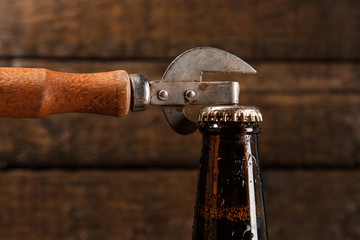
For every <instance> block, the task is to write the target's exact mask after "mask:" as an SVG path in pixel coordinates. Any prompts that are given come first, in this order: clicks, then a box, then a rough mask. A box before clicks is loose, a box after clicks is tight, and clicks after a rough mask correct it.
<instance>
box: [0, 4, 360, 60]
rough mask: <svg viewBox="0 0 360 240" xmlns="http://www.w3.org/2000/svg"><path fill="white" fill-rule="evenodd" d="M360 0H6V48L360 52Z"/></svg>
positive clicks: (136, 53)
mask: <svg viewBox="0 0 360 240" xmlns="http://www.w3.org/2000/svg"><path fill="white" fill-rule="evenodd" d="M359 8H360V5H359V1H357V0H335V1H328V0H320V1H316V2H314V1H311V0H306V1H296V0H291V1H288V0H271V1H252V2H248V1H245V0H241V1H239V0H230V1H221V0H215V1H211V2H209V1H205V0H201V1H196V2H194V1H191V0H186V1H183V0H175V1H161V0H152V1H146V0H135V1H134V0H125V1H113V0H61V1H55V0H50V1H38V2H36V3H35V2H34V1H32V0H18V1H11V0H5V1H1V2H0V9H1V14H0V33H1V34H0V53H1V56H41V57H64V58H66V57H76V58H78V57H93V58H137V59H141V58H174V57H175V56H177V55H178V54H180V53H181V52H183V51H185V50H187V49H189V48H193V47H196V46H213V47H219V48H222V49H224V50H227V51H230V52H233V53H235V54H237V55H239V56H241V57H244V58H247V59H304V58H306V59H359V57H360V55H359V54H360V51H359V39H360V35H359V34H360V33H359V31H358V30H359V28H360V13H359V11H358V9H359Z"/></svg>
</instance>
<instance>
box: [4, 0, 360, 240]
mask: <svg viewBox="0 0 360 240" xmlns="http://www.w3.org/2000/svg"><path fill="white" fill-rule="evenodd" d="M359 9H360V2H359V1H357V0H319V1H310V0H305V1H296V0H286V1H285V0H270V1H245V0H227V1H221V0H211V1H205V0H198V1H191V0H185V1H184V0H181V1H180V0H173V1H160V0H151V1H146V0H124V1H114V0H71V1H70V0H57V1H55V0H47V1H45V0H44V1H34V0H16V1H13V0H0V66H15V67H46V68H49V69H51V70H58V71H68V72H98V71H107V70H115V69H124V70H127V71H128V72H130V73H140V74H143V75H145V76H146V77H147V78H148V79H150V80H153V79H159V78H161V75H162V73H163V72H164V70H165V69H166V67H167V65H168V64H169V63H170V62H171V60H172V59H173V58H174V57H176V56H177V55H178V54H179V53H181V52H183V51H184V50H187V49H189V48H192V47H196V46H213V47H219V48H222V49H224V50H227V51H229V52H232V53H234V54H236V55H238V56H240V57H241V58H243V59H244V60H245V61H247V62H248V63H250V64H251V65H252V66H253V67H254V68H255V69H256V70H257V71H258V74H257V75H254V76H242V75H236V74H234V75H219V74H218V75H215V76H214V75H212V74H208V75H207V76H206V78H209V79H210V78H215V79H219V78H227V79H233V80H239V81H240V84H241V103H242V104H255V105H258V106H259V107H260V108H261V109H262V112H263V115H264V119H265V121H264V122H263V123H262V124H261V127H262V133H261V135H260V153H261V160H262V166H263V173H264V190H265V198H266V199H265V201H266V212H267V216H268V228H269V237H270V239H294V240H296V239H309V240H313V239H314V240H315V239H317V240H318V239H347V240H355V239H360V227H359V225H358V224H357V223H358V222H360V178H359V176H360V169H359V167H360V156H359V148H360V128H359V124H358V123H359V121H360V96H359V93H360V64H359V60H360V49H359V46H360V31H359V29H360V12H359ZM160 110H161V109H159V108H158V107H154V106H152V107H151V108H150V109H149V110H148V111H146V112H139V113H130V114H129V115H128V116H127V117H125V118H114V117H104V116H96V115H86V114H83V115H82V114H63V115H57V116H50V117H46V118H43V119H32V120H29V119H0V169H2V170H1V172H0V239H7V240H8V239H9V240H18V239H24V240H26V239H29V240H32V239H54V240H67V239H69V240H70V239H129V240H130V239H139V240H140V239H190V238H191V237H190V236H191V225H192V214H193V212H192V208H193V204H194V198H195V186H196V169H197V164H198V159H199V155H200V147H201V136H200V134H199V133H195V134H193V135H190V136H179V135H177V134H175V133H174V132H173V131H172V130H171V129H170V128H169V127H168V126H167V125H166V122H165V119H164V117H163V115H162V112H161V111H160ZM95 169H96V170H95Z"/></svg>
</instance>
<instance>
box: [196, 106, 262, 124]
mask: <svg viewBox="0 0 360 240" xmlns="http://www.w3.org/2000/svg"><path fill="white" fill-rule="evenodd" d="M198 120H199V122H261V121H262V120H263V118H262V114H261V112H260V110H259V109H258V108H257V107H255V106H238V105H223V106H206V107H203V108H201V109H200V113H199V119H198Z"/></svg>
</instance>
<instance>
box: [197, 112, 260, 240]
mask: <svg viewBox="0 0 360 240" xmlns="http://www.w3.org/2000/svg"><path fill="white" fill-rule="evenodd" d="M261 120H262V116H261V113H260V112H259V110H258V109H257V108H256V107H250V106H216V107H204V108H202V109H201V110H200V116H199V121H200V131H201V132H202V134H203V148H202V156H201V159H200V169H199V177H198V186H197V194H196V203H195V213H194V214H195V216H194V225H193V237H192V239H193V240H205V239H206V240H208V239H211V240H215V239H217V240H228V239H236V240H241V239H249V240H250V239H252V240H266V239H267V230H266V222H265V212H264V203H263V196H262V186H261V178H260V166H259V159H258V148H257V135H258V133H259V132H260V128H259V125H258V123H257V122H258V121H261Z"/></svg>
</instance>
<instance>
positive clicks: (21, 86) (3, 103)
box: [0, 68, 131, 118]
mask: <svg viewBox="0 0 360 240" xmlns="http://www.w3.org/2000/svg"><path fill="white" fill-rule="evenodd" d="M130 97H131V86H130V77H129V75H128V74H127V73H126V72H125V71H112V72H104V73H92V74H75V73H61V72H54V71H50V70H47V69H43V68H0V117H14V118H38V117H42V116H46V115H50V114H56V113H69V112H80V113H96V114H102V115H111V116H124V115H126V114H127V113H128V112H129V109H130V101H131V100H130Z"/></svg>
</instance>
